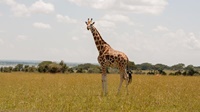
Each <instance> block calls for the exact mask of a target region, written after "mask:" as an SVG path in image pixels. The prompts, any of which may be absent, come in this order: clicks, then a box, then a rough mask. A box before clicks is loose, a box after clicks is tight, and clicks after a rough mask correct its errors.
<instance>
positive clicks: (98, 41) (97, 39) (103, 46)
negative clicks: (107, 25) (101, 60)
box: [91, 26, 110, 55]
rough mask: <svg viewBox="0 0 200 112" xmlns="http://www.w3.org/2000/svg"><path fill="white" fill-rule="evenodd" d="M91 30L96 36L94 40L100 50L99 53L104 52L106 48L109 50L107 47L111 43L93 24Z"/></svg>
mask: <svg viewBox="0 0 200 112" xmlns="http://www.w3.org/2000/svg"><path fill="white" fill-rule="evenodd" d="M91 32H92V35H93V37H94V41H95V44H96V47H97V50H98V51H99V54H100V55H101V54H103V53H104V51H105V50H107V48H110V45H109V44H107V43H106V42H105V41H104V40H103V38H102V37H101V35H100V33H99V32H98V30H97V29H96V28H95V27H94V26H93V27H92V28H91Z"/></svg>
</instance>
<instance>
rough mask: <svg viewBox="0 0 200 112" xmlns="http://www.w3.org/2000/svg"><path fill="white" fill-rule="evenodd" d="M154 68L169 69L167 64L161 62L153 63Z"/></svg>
mask: <svg viewBox="0 0 200 112" xmlns="http://www.w3.org/2000/svg"><path fill="white" fill-rule="evenodd" d="M154 68H155V69H156V70H164V69H169V66H167V65H163V64H156V65H154Z"/></svg>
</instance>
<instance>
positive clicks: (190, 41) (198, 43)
mask: <svg viewBox="0 0 200 112" xmlns="http://www.w3.org/2000/svg"><path fill="white" fill-rule="evenodd" d="M186 44H187V45H188V47H189V48H190V49H200V40H199V39H198V38H197V37H196V36H195V34H194V33H193V32H191V33H189V34H188V37H187V39H186Z"/></svg>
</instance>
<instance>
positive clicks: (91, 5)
mask: <svg viewBox="0 0 200 112" xmlns="http://www.w3.org/2000/svg"><path fill="white" fill-rule="evenodd" d="M199 6H200V1H199V0H59V1H56V0H0V7H1V8H0V24H1V25H0V51H1V53H0V59H2V60H52V61H60V60H64V61H65V62H84V63H85V62H89V63H97V56H98V51H97V49H96V47H95V44H94V40H93V37H92V34H91V32H90V31H87V29H86V25H85V21H86V20H87V18H88V17H92V18H93V20H94V21H95V22H96V23H95V27H96V28H97V29H98V30H99V32H100V33H101V35H102V37H103V38H104V40H105V41H107V43H109V44H110V45H111V46H112V47H113V48H114V49H116V50H120V51H122V52H124V53H125V54H127V56H128V57H129V60H131V61H134V62H135V63H143V62H150V63H152V64H156V63H162V64H167V65H174V64H177V63H184V64H186V65H189V64H193V65H200V60H199V57H200V30H199V29H200V28H199V26H200V22H199V20H200V14H199V11H200V7H199Z"/></svg>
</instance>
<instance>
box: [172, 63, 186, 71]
mask: <svg viewBox="0 0 200 112" xmlns="http://www.w3.org/2000/svg"><path fill="white" fill-rule="evenodd" d="M184 67H185V64H183V63H179V64H176V65H173V66H171V69H172V70H183V68H184Z"/></svg>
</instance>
